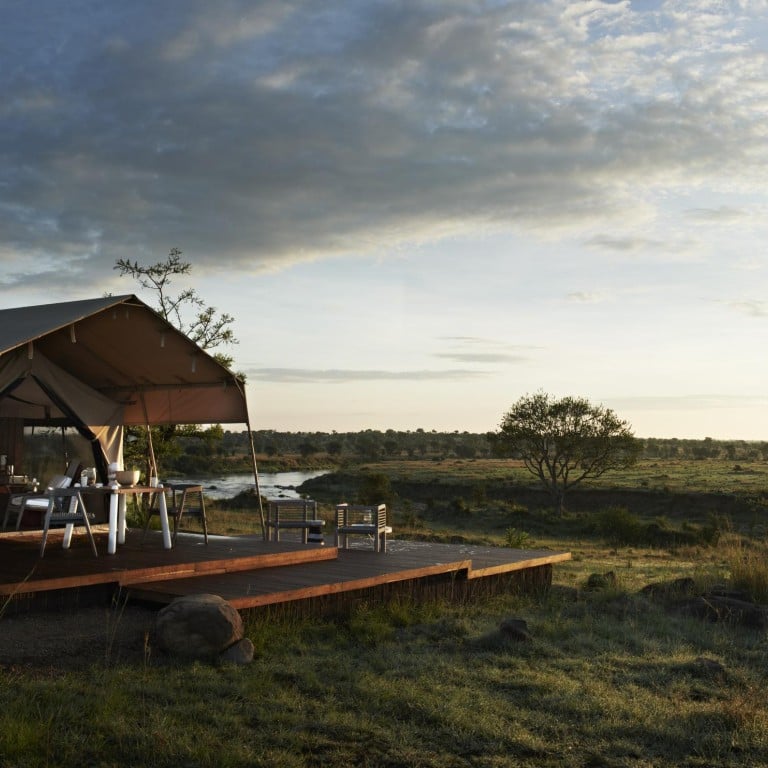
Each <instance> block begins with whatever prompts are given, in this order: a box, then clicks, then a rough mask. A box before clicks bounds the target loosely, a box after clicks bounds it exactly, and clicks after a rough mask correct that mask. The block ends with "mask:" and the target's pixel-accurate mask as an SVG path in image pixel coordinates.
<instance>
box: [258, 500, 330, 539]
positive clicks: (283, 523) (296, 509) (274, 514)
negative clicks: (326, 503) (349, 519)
mask: <svg viewBox="0 0 768 768" xmlns="http://www.w3.org/2000/svg"><path fill="white" fill-rule="evenodd" d="M324 524H325V520H322V519H320V518H319V517H318V515H317V502H316V501H312V500H311V499H270V500H269V503H268V504H267V538H268V539H269V540H270V541H280V531H284V530H286V529H291V528H293V529H296V530H299V531H301V541H302V543H303V544H308V543H312V544H323V543H325V542H324V540H323V525H324Z"/></svg>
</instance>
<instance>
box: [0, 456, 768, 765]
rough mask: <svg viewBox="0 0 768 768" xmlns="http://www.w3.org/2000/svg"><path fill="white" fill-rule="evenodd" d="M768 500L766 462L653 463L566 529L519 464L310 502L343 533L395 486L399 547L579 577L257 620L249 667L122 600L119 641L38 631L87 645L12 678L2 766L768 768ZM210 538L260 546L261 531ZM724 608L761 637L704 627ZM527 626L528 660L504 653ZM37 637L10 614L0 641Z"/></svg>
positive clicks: (379, 468)
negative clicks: (182, 645)
mask: <svg viewBox="0 0 768 768" xmlns="http://www.w3.org/2000/svg"><path fill="white" fill-rule="evenodd" d="M767 483H768V462H766V461H765V460H754V461H744V462H740V463H739V464H738V465H735V464H734V462H733V461H729V460H727V459H717V460H715V459H707V460H702V461H694V460H685V461H682V460H680V461H675V460H661V459H657V460H643V461H641V462H639V463H638V464H637V465H636V466H635V467H634V468H632V469H631V470H627V471H625V472H623V473H615V474H612V475H606V476H604V477H603V478H601V479H599V480H595V481H592V482H590V483H589V484H588V485H586V486H585V488H584V489H583V490H582V491H579V492H574V493H573V494H572V495H571V496H570V497H569V498H568V500H567V511H566V512H565V513H564V514H563V515H556V514H555V513H554V512H553V511H552V510H551V509H550V508H549V507H548V504H547V500H546V497H545V496H543V495H541V494H539V493H538V492H537V491H536V490H535V489H534V488H533V487H532V486H531V483H530V481H529V480H528V479H527V478H526V476H525V474H524V472H523V470H522V468H521V467H519V466H517V465H515V463H514V462H510V461H505V460H495V459H477V460H472V459H464V460H462V459H446V460H443V461H382V462H371V463H368V464H365V465H361V466H358V467H355V468H352V469H347V470H345V471H343V472H336V473H333V474H331V475H328V476H326V477H324V478H321V479H320V480H318V481H315V484H314V485H313V486H312V487H311V488H308V489H307V492H308V493H309V495H311V496H312V497H313V498H316V499H317V500H318V501H319V502H320V503H321V506H322V509H323V513H324V514H326V515H328V518H329V520H330V516H331V511H332V505H333V503H334V502H336V501H339V500H341V499H340V494H344V495H345V497H346V498H347V499H348V500H352V498H353V496H354V495H355V494H358V495H359V494H360V493H362V489H365V488H368V489H370V488H371V487H373V488H375V489H376V491H377V492H378V493H382V494H387V495H389V499H388V501H389V504H390V509H391V522H392V524H393V527H394V538H415V539H422V540H434V541H441V542H449V543H450V542H454V543H459V542H463V543H467V542H469V543H478V544H490V545H495V546H504V547H513V548H523V549H525V548H535V549H550V550H554V551H567V552H570V553H571V555H572V558H571V560H570V561H568V562H564V563H560V564H557V565H555V566H554V570H553V578H552V585H551V587H550V588H549V589H546V590H543V591H539V592H537V593H535V594H520V593H506V594H501V595H496V596H493V597H487V598H482V599H477V600H473V601H471V602H464V603H462V604H455V603H448V602H419V601H416V600H412V601H410V600H399V601H397V602H394V603H389V604H386V605H375V604H364V605H361V604H357V605H356V606H355V607H354V609H351V610H350V611H349V612H347V613H345V614H343V615H336V616H332V617H327V616H326V617H319V616H313V615H311V614H310V613H308V612H302V611H298V610H295V611H291V610H284V611H281V612H280V611H272V612H270V613H255V612H254V613H252V614H249V613H247V612H246V613H244V614H243V617H244V620H245V622H246V635H247V636H248V637H249V638H250V639H251V640H252V641H253V643H254V646H255V649H256V654H255V659H254V661H253V662H252V663H251V664H250V665H247V666H226V665H224V666H216V665H210V664H204V663H197V662H196V663H187V662H180V661H176V660H174V659H171V658H165V657H163V655H162V654H160V653H159V652H158V651H156V649H155V648H154V647H153V641H152V636H151V631H149V630H148V629H145V628H143V626H144V625H142V624H141V622H138V623H136V624H135V626H134V623H135V616H134V613H135V612H140V611H146V608H142V607H138V606H133V605H131V604H128V605H126V604H125V603H123V602H121V601H120V600H116V601H115V603H114V604H113V605H111V606H109V607H104V608H103V609H102V610H100V611H99V619H98V620H99V621H100V622H101V626H102V628H101V631H100V632H99V633H97V636H96V637H94V636H93V634H91V635H88V636H86V635H84V634H82V633H81V632H80V631H79V628H78V621H77V616H74V617H73V616H66V617H62V616H58V617H57V615H55V614H51V615H46V616H44V617H37V618H36V619H35V621H38V622H42V621H45V622H47V624H48V627H47V629H46V630H45V631H46V632H48V633H50V632H51V631H52V630H51V625H53V628H54V629H55V627H56V623H57V622H59V625H60V626H61V628H62V630H66V632H63V635H62V636H61V637H60V638H59V642H60V645H61V648H62V653H61V654H59V655H57V654H55V653H54V654H50V653H47V654H45V655H44V656H41V657H40V658H34V657H29V656H27V657H23V658H20V659H11V660H9V659H8V658H5V659H1V660H2V661H3V663H2V666H1V667H0V680H1V681H2V686H1V687H0V765H1V766H8V767H10V766H14V767H15V766H18V767H19V768H21V767H22V766H105V767H106V766H128V765H131V766H133V765H135V766H231V767H235V766H237V767H240V766H286V767H287V768H291V767H294V766H295V767H297V768H298V767H299V766H387V767H388V768H396V767H400V766H402V767H403V768H406V767H410V766H419V767H424V768H427V767H429V768H438V767H440V768H444V767H457V768H458V767H459V766H473V767H477V768H496V767H500V766H583V767H585V768H586V767H587V766H591V767H598V766H606V767H609V766H610V767H616V768H619V767H620V766H626V767H627V768H629V767H633V768H639V767H641V766H648V767H650V766H654V767H657V766H658V767H662V768H663V767H666V766H670V767H671V766H766V765H768V703H766V696H765V690H766V682H767V678H768V630H767V629H766V626H767V625H766V622H765V621H764V620H763V621H761V620H760V619H759V617H760V616H763V618H764V617H765V612H764V610H763V606H765V605H766V603H768V561H767V559H766V555H767V554H768V546H767V540H766V524H767V523H768V520H767V519H766V515H767V513H768V503H767V502H766V496H765V491H766V487H768V485H767ZM209 518H210V519H209V523H210V525H211V527H212V528H213V530H214V531H215V532H218V533H236V532H238V531H245V530H250V531H252V530H253V519H254V518H253V511H252V508H251V509H247V508H245V507H243V508H238V507H237V506H236V505H232V504H228V505H222V506H219V507H217V506H215V505H211V509H210V513H209ZM712 594H717V595H721V594H722V595H725V594H727V595H729V596H731V597H733V596H737V598H738V599H737V602H736V603H735V604H738V605H742V604H745V605H750V606H752V608H753V609H754V611H753V612H752V613H750V614H749V615H750V616H751V620H750V621H743V620H740V616H739V615H738V612H736V613H728V612H724V613H717V612H707V611H706V610H704V611H702V610H696V611H693V610H690V606H691V605H692V603H691V600H692V599H693V598H696V599H698V600H699V602H698V603H696V605H698V606H699V608H701V605H702V604H701V600H702V599H705V598H702V596H705V595H712ZM142 616H143V614H142ZM755 617H758V618H755ZM512 618H515V619H522V620H524V622H525V623H526V626H527V630H528V631H527V636H526V638H525V639H519V638H514V637H510V636H509V635H508V634H507V633H505V632H504V631H502V625H503V623H504V622H505V620H507V619H512ZM741 618H742V619H743V616H741ZM24 621H28V619H26V618H25V617H15V616H11V615H9V614H7V615H4V616H3V617H2V618H1V619H0V634H2V633H3V632H4V629H5V628H7V627H9V626H15V625H14V622H16V623H18V622H24ZM132 622H134V623H132ZM26 626H28V627H29V631H30V632H33V631H34V627H35V626H36V625H35V623H34V622H32V621H30V623H29V624H28V625H26ZM37 626H40V624H37ZM129 629H130V630H131V631H135V635H133V636H130V637H128V638H127V640H125V637H126V636H127V635H128V634H129V632H128V630H129ZM118 640H120V641H118ZM64 649H67V652H66V653H65V652H64Z"/></svg>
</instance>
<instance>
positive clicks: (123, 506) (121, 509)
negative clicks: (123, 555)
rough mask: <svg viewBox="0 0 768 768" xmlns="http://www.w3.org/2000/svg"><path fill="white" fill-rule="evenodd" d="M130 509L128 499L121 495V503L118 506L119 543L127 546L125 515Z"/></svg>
mask: <svg viewBox="0 0 768 768" xmlns="http://www.w3.org/2000/svg"><path fill="white" fill-rule="evenodd" d="M127 508H128V497H127V496H125V495H124V494H120V503H119V504H118V506H117V543H118V544H125V531H126V525H125V513H126V510H127Z"/></svg>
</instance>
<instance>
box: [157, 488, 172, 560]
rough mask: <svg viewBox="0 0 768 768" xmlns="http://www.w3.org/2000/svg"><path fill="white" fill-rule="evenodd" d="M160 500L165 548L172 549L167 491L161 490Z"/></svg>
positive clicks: (159, 506) (159, 507)
mask: <svg viewBox="0 0 768 768" xmlns="http://www.w3.org/2000/svg"><path fill="white" fill-rule="evenodd" d="M159 496H160V498H159V499H158V510H159V511H160V527H161V528H162V530H163V547H164V548H165V549H171V547H172V546H173V543H172V542H171V526H170V525H169V524H168V504H167V503H166V501H165V491H164V490H163V489H162V488H161V489H160V492H159Z"/></svg>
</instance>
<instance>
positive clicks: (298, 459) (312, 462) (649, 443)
mask: <svg viewBox="0 0 768 768" xmlns="http://www.w3.org/2000/svg"><path fill="white" fill-rule="evenodd" d="M492 434H493V433H474V432H460V431H454V432H437V431H435V430H431V431H430V430H425V429H415V430H406V431H403V430H393V429H387V430H375V429H367V430H364V431H362V432H278V431H275V430H256V431H254V432H253V439H254V447H255V449H256V453H257V456H258V460H259V468H260V469H263V470H265V471H270V470H274V471H278V470H280V469H286V468H292V467H295V468H300V467H317V468H325V467H333V466H340V465H343V464H355V463H359V462H366V461H387V460H401V461H402V460H432V461H437V460H441V459H451V458H459V459H467V460H471V459H483V458H491V457H493V456H494V455H495V454H494V451H493V449H492V440H491V436H492ZM73 437H74V436H72V437H68V438H67V441H66V442H70V440H72V439H73ZM27 439H28V440H29V439H30V437H28V438H27ZM31 442H33V443H37V445H35V446H31V445H30V446H29V450H30V451H31V452H32V455H40V454H45V455H48V454H50V455H51V456H52V457H56V458H55V459H53V460H54V462H55V466H56V467H57V468H58V465H59V464H60V463H61V460H60V458H59V457H60V456H61V451H62V436H61V433H60V431H58V430H44V429H39V430H37V431H36V433H35V434H34V436H33V437H31ZM638 442H639V444H640V454H639V455H640V458H641V459H651V460H653V459H656V460H659V461H666V460H674V459H684V460H691V459H694V460H702V461H703V460H707V459H719V460H727V461H733V462H734V463H735V464H736V463H738V462H740V461H768V441H757V442H750V441H744V440H727V441H719V440H713V439H711V438H705V439H703V440H681V439H677V438H638ZM172 448H173V450H171V451H169V452H168V453H167V454H166V455H165V456H164V457H163V459H162V462H161V472H162V474H164V475H165V474H175V473H177V474H180V475H196V474H203V473H233V472H248V471H249V470H250V466H251V465H250V448H249V445H248V434H247V432H245V431H239V432H234V431H229V430H225V429H222V428H221V426H219V425H215V426H213V427H209V428H208V429H205V430H194V431H189V432H187V433H184V432H183V431H182V432H181V434H178V435H176V436H175V437H174V439H173V445H172ZM70 453H71V454H72V455H77V451H76V450H75V449H74V448H70ZM32 455H29V456H28V458H29V459H32ZM84 456H85V454H84ZM83 460H84V461H87V459H86V458H84V459H83ZM127 461H130V459H127ZM30 463H31V462H30ZM35 464H37V462H35ZM139 467H140V465H137V469H138V468H139ZM28 469H29V471H36V472H38V471H41V470H38V469H35V470H33V469H32V467H31V466H30V467H29V468H28ZM25 471H26V470H25ZM56 471H58V469H57V470H56Z"/></svg>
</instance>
